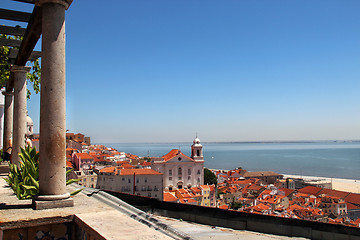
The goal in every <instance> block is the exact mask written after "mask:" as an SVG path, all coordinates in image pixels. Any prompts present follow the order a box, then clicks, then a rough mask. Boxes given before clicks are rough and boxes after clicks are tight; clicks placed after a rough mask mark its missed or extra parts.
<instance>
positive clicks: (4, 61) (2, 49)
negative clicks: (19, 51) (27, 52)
mask: <svg viewBox="0 0 360 240" xmlns="http://www.w3.org/2000/svg"><path fill="white" fill-rule="evenodd" d="M0 38H7V39H16V40H22V37H18V36H9V35H5V34H0ZM10 49H11V48H10V47H7V46H0V85H1V86H5V85H6V83H7V82H8V81H9V77H10V68H11V64H10V62H9V54H10ZM28 65H29V66H30V67H31V70H30V72H29V73H28V74H26V79H27V80H28V83H29V84H30V85H32V86H33V89H34V92H35V93H36V94H37V93H39V92H40V77H41V68H40V63H39V59H36V60H35V61H29V62H28ZM30 95H31V91H30V90H29V89H27V98H28V99H29V98H30Z"/></svg>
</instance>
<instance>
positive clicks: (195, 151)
mask: <svg viewBox="0 0 360 240" xmlns="http://www.w3.org/2000/svg"><path fill="white" fill-rule="evenodd" d="M202 148H203V146H202V145H201V143H200V139H199V138H198V137H197V136H196V138H195V139H194V141H193V145H191V158H192V159H194V160H195V161H204V156H203V149H202Z"/></svg>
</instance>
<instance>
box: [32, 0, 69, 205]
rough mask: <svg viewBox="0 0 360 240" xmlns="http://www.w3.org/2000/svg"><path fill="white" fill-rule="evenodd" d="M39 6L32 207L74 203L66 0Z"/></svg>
mask: <svg viewBox="0 0 360 240" xmlns="http://www.w3.org/2000/svg"><path fill="white" fill-rule="evenodd" d="M36 3H37V4H38V5H40V6H41V7H42V59H41V91H40V94H41V95H40V149H39V150H40V165H39V168H40V170H39V184H40V186H39V195H38V196H36V197H35V199H34V201H33V207H34V208H35V209H44V208H56V207H69V206H73V200H72V199H71V198H70V194H69V193H67V192H66V138H65V129H66V126H65V123H66V121H65V103H66V102H65V10H66V9H67V8H68V7H69V3H68V2H67V1H65V0H38V1H37V2H36Z"/></svg>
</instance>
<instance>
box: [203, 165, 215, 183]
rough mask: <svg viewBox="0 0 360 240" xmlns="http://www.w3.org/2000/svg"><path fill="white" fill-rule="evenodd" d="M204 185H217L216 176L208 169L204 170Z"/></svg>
mask: <svg viewBox="0 0 360 240" xmlns="http://www.w3.org/2000/svg"><path fill="white" fill-rule="evenodd" d="M204 183H205V184H210V185H211V184H215V185H217V178H216V175H215V174H214V173H213V172H211V171H210V170H209V169H207V168H204Z"/></svg>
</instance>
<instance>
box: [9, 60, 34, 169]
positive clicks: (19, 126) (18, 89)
mask: <svg viewBox="0 0 360 240" xmlns="http://www.w3.org/2000/svg"><path fill="white" fill-rule="evenodd" d="M30 69H31V68H30V67H25V66H12V68H11V71H12V72H13V73H14V125H13V127H14V128H13V139H12V143H13V146H12V153H11V162H12V163H14V164H17V165H19V162H20V158H19V153H20V152H21V151H20V148H21V147H22V148H24V147H25V134H26V73H28V72H29V71H30Z"/></svg>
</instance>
